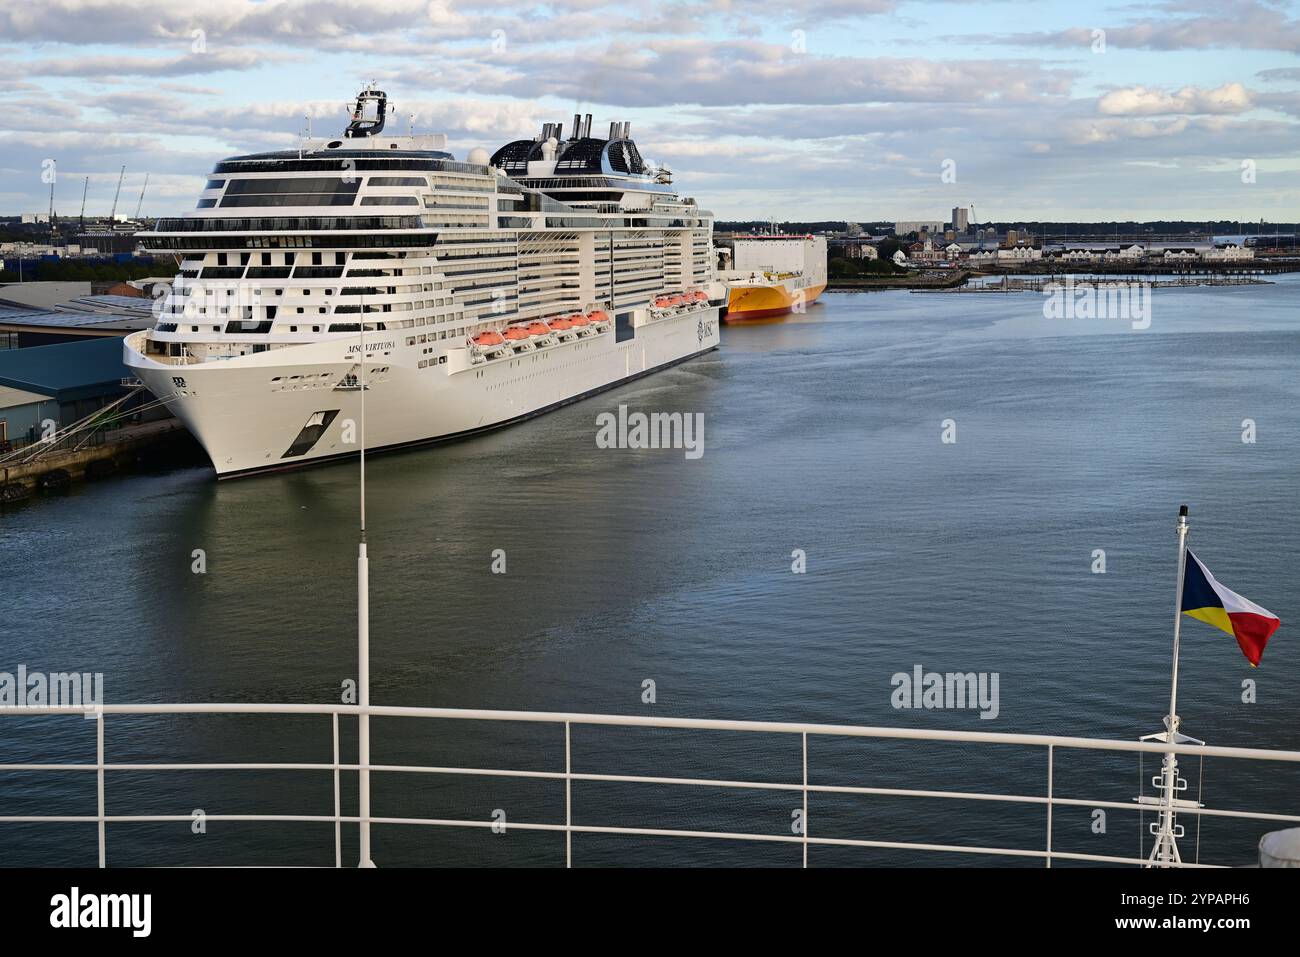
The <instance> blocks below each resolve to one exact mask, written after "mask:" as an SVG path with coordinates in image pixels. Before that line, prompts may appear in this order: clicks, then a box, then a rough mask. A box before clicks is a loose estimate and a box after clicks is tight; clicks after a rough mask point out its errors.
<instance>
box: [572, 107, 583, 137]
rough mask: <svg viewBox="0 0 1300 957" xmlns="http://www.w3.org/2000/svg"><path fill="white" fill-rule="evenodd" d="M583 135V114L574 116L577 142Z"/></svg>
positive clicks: (574, 131) (574, 134)
mask: <svg viewBox="0 0 1300 957" xmlns="http://www.w3.org/2000/svg"><path fill="white" fill-rule="evenodd" d="M581 135H582V114H581V113H574V114H573V138H574V139H575V140H576V139H577V138H578V137H579V136H581Z"/></svg>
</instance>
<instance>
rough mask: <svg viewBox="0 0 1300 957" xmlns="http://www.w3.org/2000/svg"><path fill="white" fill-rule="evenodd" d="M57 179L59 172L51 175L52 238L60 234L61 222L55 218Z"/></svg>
mask: <svg viewBox="0 0 1300 957" xmlns="http://www.w3.org/2000/svg"><path fill="white" fill-rule="evenodd" d="M57 179H58V176H57V174H56V175H53V176H51V177H50V239H54V237H55V236H57V235H58V234H59V224H58V223H57V222H56V221H55V219H54V181H55V180H57Z"/></svg>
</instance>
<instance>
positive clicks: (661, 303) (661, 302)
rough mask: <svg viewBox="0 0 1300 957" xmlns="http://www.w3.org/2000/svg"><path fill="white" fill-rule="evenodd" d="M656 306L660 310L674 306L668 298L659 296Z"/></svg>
mask: <svg viewBox="0 0 1300 957" xmlns="http://www.w3.org/2000/svg"><path fill="white" fill-rule="evenodd" d="M655 305H656V306H658V307H659V308H660V309H666V308H667V307H669V306H671V305H672V300H671V299H670V297H668V296H659V297H658V298H657V299H655Z"/></svg>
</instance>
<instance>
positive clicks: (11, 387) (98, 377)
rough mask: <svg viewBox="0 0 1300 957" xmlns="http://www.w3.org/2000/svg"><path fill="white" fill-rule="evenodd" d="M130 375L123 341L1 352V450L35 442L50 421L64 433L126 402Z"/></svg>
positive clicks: (111, 339)
mask: <svg viewBox="0 0 1300 957" xmlns="http://www.w3.org/2000/svg"><path fill="white" fill-rule="evenodd" d="M128 375H129V373H128V371H127V369H126V367H125V366H124V365H123V364H122V340H121V339H120V338H119V337H117V336H110V337H107V338H96V339H83V340H80V341H77V342H65V343H60V344H58V345H52V346H32V347H31V348H27V349H0V448H4V447H5V445H4V444H3V443H11V444H13V445H15V446H16V445H23V444H26V443H28V442H33V441H35V440H36V439H37V438H39V437H40V435H41V432H42V423H43V422H45V421H47V420H49V421H53V422H54V423H55V424H56V427H58V428H63V427H64V426H67V425H71V424H72V423H73V422H76V421H77V420H78V419H81V418H84V417H85V416H87V415H90V414H91V413H92V412H94V411H95V410H96V409H99V408H102V407H103V406H105V405H107V404H108V403H110V402H112V401H113V400H114V399H118V398H120V397H121V396H122V395H123V394H125V393H126V392H127V391H128V389H127V387H124V386H123V385H122V379H123V377H125V376H128ZM132 401H133V402H134V401H135V400H132Z"/></svg>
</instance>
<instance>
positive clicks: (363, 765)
mask: <svg viewBox="0 0 1300 957" xmlns="http://www.w3.org/2000/svg"><path fill="white" fill-rule="evenodd" d="M365 310H366V306H365V297H364V296H363V297H362V299H361V328H360V331H359V332H358V336H359V342H360V349H361V356H360V358H361V428H360V431H361V541H360V542H359V544H358V548H357V706H358V709H359V711H360V714H359V715H358V717H357V764H358V765H359V770H358V772H357V779H358V784H359V786H360V787H359V791H360V793H359V795H358V812H359V813H358V817H360V818H361V859H360V861H358V866H359V867H374V866H375V863H374V861H373V860H371V857H370V714H369V708H370V561H369V559H368V558H367V557H366V311H365Z"/></svg>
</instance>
